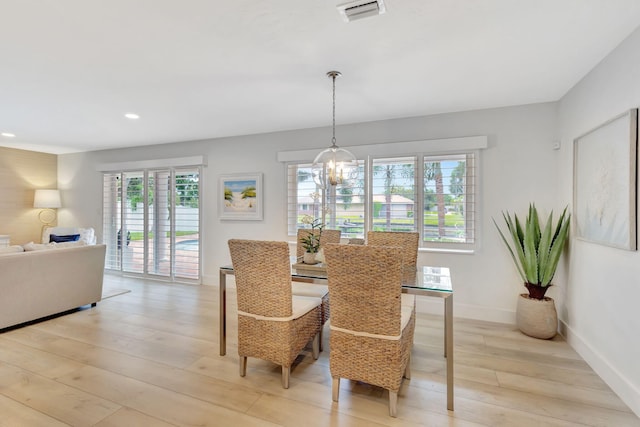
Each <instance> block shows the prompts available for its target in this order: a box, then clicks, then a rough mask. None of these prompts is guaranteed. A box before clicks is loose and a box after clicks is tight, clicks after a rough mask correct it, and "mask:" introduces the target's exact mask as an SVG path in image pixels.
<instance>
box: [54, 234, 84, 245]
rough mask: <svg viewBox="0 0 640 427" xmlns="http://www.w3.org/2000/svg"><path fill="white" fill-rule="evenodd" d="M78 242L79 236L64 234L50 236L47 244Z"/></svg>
mask: <svg viewBox="0 0 640 427" xmlns="http://www.w3.org/2000/svg"><path fill="white" fill-rule="evenodd" d="M77 240H80V234H65V235H62V236H60V235H57V234H50V235H49V242H55V243H62V242H75V241H77Z"/></svg>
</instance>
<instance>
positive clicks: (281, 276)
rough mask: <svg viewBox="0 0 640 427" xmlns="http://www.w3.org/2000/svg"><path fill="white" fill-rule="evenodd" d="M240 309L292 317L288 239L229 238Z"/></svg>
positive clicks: (270, 315) (262, 314) (266, 314)
mask: <svg viewBox="0 0 640 427" xmlns="http://www.w3.org/2000/svg"><path fill="white" fill-rule="evenodd" d="M229 251H230V252H231V262H232V263H233V271H234V274H235V279H236V289H237V295H238V310H239V311H244V312H246V313H252V314H256V315H260V316H267V317H287V316H291V314H292V309H291V264H290V260H289V245H288V244H287V242H270V241H262V240H239V239H231V240H229Z"/></svg>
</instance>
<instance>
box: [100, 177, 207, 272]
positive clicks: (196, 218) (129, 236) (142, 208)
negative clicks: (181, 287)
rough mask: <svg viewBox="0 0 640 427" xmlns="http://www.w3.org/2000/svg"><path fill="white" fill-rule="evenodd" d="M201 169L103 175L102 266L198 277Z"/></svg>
mask: <svg viewBox="0 0 640 427" xmlns="http://www.w3.org/2000/svg"><path fill="white" fill-rule="evenodd" d="M199 181H200V168H199V167H188V168H166V169H157V170H155V169H150V170H138V171H127V172H106V173H104V174H103V238H104V242H105V243H106V244H107V258H106V266H105V267H106V268H108V269H111V270H118V271H123V272H127V273H138V274H142V275H148V276H155V277H162V278H166V279H168V280H177V281H180V280H185V279H186V280H187V281H191V280H196V281H199V280H200V182H199Z"/></svg>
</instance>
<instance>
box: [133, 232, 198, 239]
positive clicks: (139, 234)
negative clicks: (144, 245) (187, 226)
mask: <svg viewBox="0 0 640 427" xmlns="http://www.w3.org/2000/svg"><path fill="white" fill-rule="evenodd" d="M190 234H198V232H197V231H176V237H180V236H188V235H190ZM143 236H144V233H143V232H142V231H132V232H131V240H142V237H143ZM167 237H169V232H168V231H167ZM149 238H150V239H153V232H150V233H149Z"/></svg>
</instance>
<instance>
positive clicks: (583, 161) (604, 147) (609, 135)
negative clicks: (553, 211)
mask: <svg viewBox="0 0 640 427" xmlns="http://www.w3.org/2000/svg"><path fill="white" fill-rule="evenodd" d="M637 153H638V109H635V108H634V109H631V110H629V111H627V112H625V113H624V114H621V115H619V116H617V117H615V118H613V119H611V120H609V121H608V122H606V123H604V124H602V125H600V126H598V127H597V128H595V129H593V130H591V131H589V132H587V133H585V134H584V135H582V136H580V137H578V138H576V139H575V140H574V147H573V155H574V196H573V197H574V200H573V203H574V204H573V206H574V218H575V220H576V223H575V225H576V229H575V232H576V237H577V238H578V239H582V240H586V241H590V242H594V243H599V244H602V245H607V246H612V247H615V248H621V249H626V250H631V251H634V250H637V232H636V176H637V165H638V159H637V156H638V154H637Z"/></svg>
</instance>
